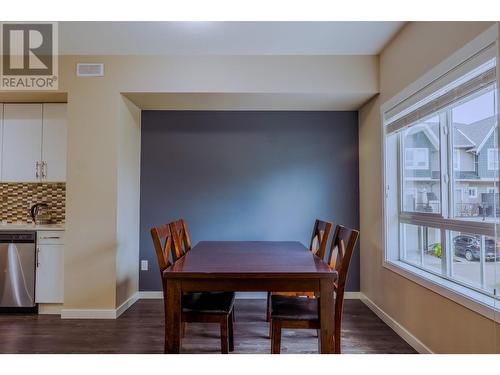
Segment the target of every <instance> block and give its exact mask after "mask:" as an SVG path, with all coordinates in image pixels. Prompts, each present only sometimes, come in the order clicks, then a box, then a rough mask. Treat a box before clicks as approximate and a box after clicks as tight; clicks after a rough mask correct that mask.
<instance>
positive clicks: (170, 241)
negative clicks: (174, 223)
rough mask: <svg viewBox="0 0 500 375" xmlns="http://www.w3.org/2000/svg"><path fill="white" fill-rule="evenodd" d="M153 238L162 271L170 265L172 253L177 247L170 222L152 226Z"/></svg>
mask: <svg viewBox="0 0 500 375" xmlns="http://www.w3.org/2000/svg"><path fill="white" fill-rule="evenodd" d="M150 232H151V238H152V239H153V245H154V248H155V251H156V257H157V258H158V265H159V266H160V273H163V271H164V270H165V269H166V268H168V267H169V266H170V264H171V263H170V254H171V252H172V250H173V249H174V247H175V243H174V238H173V236H172V232H171V230H170V224H163V225H160V226H158V227H155V228H151V230H150Z"/></svg>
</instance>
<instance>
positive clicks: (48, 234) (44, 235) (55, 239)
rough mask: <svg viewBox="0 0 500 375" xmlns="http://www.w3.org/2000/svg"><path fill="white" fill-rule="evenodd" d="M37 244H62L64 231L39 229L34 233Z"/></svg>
mask: <svg viewBox="0 0 500 375" xmlns="http://www.w3.org/2000/svg"><path fill="white" fill-rule="evenodd" d="M36 236H37V237H36V242H37V244H38V245H63V244H64V231H62V230H40V231H38V232H37V233H36Z"/></svg>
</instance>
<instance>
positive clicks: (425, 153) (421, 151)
mask: <svg viewBox="0 0 500 375" xmlns="http://www.w3.org/2000/svg"><path fill="white" fill-rule="evenodd" d="M410 153H411V154H412V162H413V163H412V165H408V154H410ZM418 154H420V156H423V161H422V162H423V163H424V165H422V166H421V165H418V164H419V163H421V161H420V160H416V156H417V155H418ZM404 164H405V169H409V170H427V169H429V149H428V148H425V147H407V148H405V161H404Z"/></svg>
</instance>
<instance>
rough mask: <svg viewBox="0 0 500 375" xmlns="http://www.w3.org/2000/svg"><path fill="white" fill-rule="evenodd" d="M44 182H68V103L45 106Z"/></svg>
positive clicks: (43, 141) (43, 136)
mask: <svg viewBox="0 0 500 375" xmlns="http://www.w3.org/2000/svg"><path fill="white" fill-rule="evenodd" d="M42 161H43V162H44V167H43V178H42V180H43V181H60V182H63V181H65V180H66V103H48V104H44V105H43V135H42Z"/></svg>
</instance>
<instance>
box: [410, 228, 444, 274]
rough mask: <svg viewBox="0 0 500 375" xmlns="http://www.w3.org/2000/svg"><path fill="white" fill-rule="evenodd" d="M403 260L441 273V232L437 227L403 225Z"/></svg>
mask: <svg viewBox="0 0 500 375" xmlns="http://www.w3.org/2000/svg"><path fill="white" fill-rule="evenodd" d="M401 239H402V241H401V242H402V246H403V255H402V260H404V261H406V262H408V263H411V264H413V265H416V266H419V267H423V268H425V269H428V270H431V271H433V272H436V273H439V274H441V269H442V268H441V259H442V254H441V249H442V247H441V232H440V230H439V229H436V228H429V227H423V226H419V225H413V224H402V225H401Z"/></svg>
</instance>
